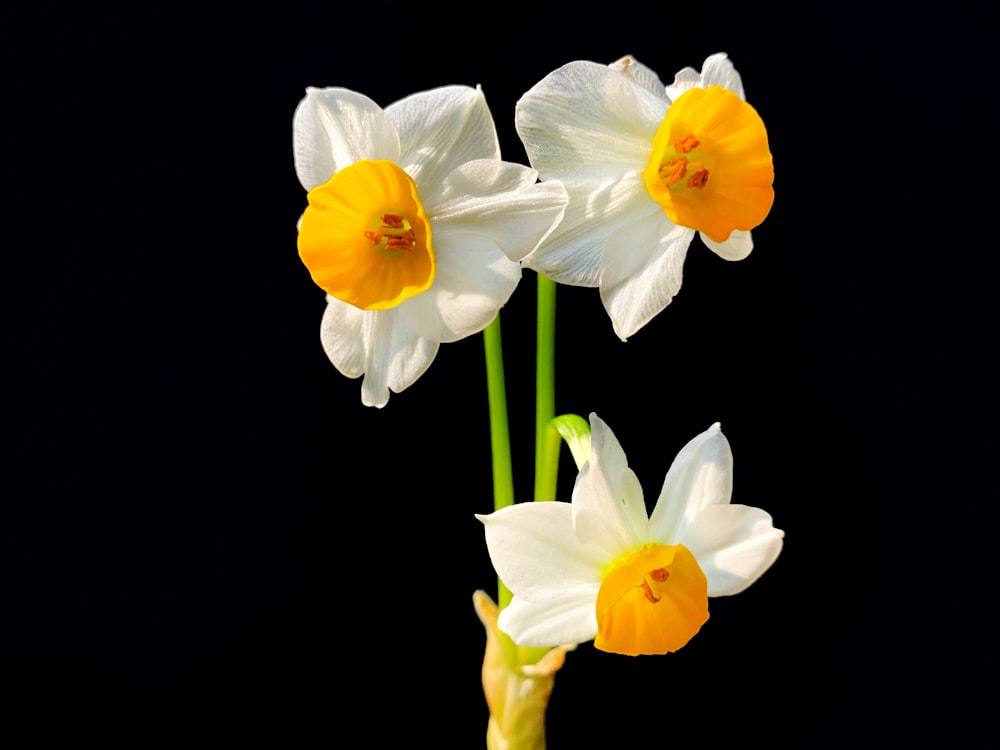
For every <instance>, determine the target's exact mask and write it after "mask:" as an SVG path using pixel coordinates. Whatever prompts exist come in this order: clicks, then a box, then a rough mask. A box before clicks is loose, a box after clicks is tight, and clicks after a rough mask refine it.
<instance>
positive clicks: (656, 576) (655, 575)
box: [649, 568, 670, 583]
mask: <svg viewBox="0 0 1000 750" xmlns="http://www.w3.org/2000/svg"><path fill="white" fill-rule="evenodd" d="M649 577H650V578H652V579H653V580H654V581H657V582H659V583H663V582H664V581H665V580H667V579H668V578H669V577H670V573H669V572H668V571H667V569H666V568H657V569H656V570H651V571H649Z"/></svg>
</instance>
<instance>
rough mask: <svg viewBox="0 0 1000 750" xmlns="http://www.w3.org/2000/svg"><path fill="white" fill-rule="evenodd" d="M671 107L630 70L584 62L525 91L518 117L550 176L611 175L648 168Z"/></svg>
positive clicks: (537, 163) (535, 161) (532, 156)
mask: <svg viewBox="0 0 1000 750" xmlns="http://www.w3.org/2000/svg"><path fill="white" fill-rule="evenodd" d="M667 105H668V102H667V100H666V99H665V98H664V97H662V96H656V95H654V94H653V93H651V92H650V91H649V90H648V89H646V88H644V86H643V85H641V84H639V83H637V82H636V81H635V80H633V79H632V78H631V77H630V76H627V75H623V74H622V73H620V72H618V71H616V70H613V69H612V68H610V67H608V66H606V65H598V64H597V63H592V62H583V61H578V62H571V63H569V64H567V65H564V66H563V67H561V68H559V69H557V70H555V71H553V72H552V73H549V75H547V76H546V77H545V78H543V79H542V80H541V81H539V82H538V83H536V84H535V85H534V86H533V87H532V88H531V89H530V90H529V91H528V92H527V93H526V94H525V95H524V96H522V97H521V99H520V100H519V101H518V103H517V107H516V108H515V114H514V122H515V125H516V127H517V132H518V135H519V136H520V137H521V140H522V141H523V142H524V148H525V151H526V152H527V154H528V159H529V161H530V162H531V166H533V167H534V168H535V169H537V170H538V172H539V174H540V175H541V176H542V179H543V180H552V179H556V180H568V179H588V180H598V181H607V180H612V179H620V178H622V177H625V176H626V175H631V174H637V173H639V172H641V171H642V170H643V169H645V167H646V163H647V162H648V161H649V157H650V154H651V153H652V149H653V134H654V133H655V132H656V128H657V127H658V126H659V124H660V121H661V120H662V119H663V115H664V113H666V111H667Z"/></svg>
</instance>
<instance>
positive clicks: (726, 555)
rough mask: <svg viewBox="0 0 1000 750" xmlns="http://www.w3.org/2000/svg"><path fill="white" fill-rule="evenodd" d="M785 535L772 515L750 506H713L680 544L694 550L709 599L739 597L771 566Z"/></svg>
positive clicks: (697, 518)
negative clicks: (706, 586)
mask: <svg viewBox="0 0 1000 750" xmlns="http://www.w3.org/2000/svg"><path fill="white" fill-rule="evenodd" d="M784 536H785V533H784V532H783V531H781V530H780V529H776V528H774V525H773V522H772V521H771V516H770V515H769V514H768V513H765V512H764V511H762V510H761V509H760V508H751V507H750V506H747V505H709V506H708V507H707V508H705V509H703V510H702V511H701V512H700V513H699V514H698V515H697V516H695V518H694V520H693V521H692V522H691V523H690V524H689V525H688V527H687V530H686V531H685V533H684V537H683V539H680V540H679V542H680V543H681V544H683V545H684V546H686V547H687V548H688V549H689V550H691V554H693V555H694V556H695V559H696V560H697V561H698V565H699V566H701V569H702V572H704V573H705V577H706V578H707V579H708V595H709V596H727V595H729V594H738V593H739V592H740V591H743V589H745V588H746V587H747V586H749V585H750V584H751V583H753V582H754V581H756V580H757V579H758V578H760V576H761V575H762V574H763V573H764V571H765V570H767V569H768V568H769V567H771V563H773V562H774V561H775V560H776V559H777V558H778V553H779V552H781V545H782V538H783V537H784Z"/></svg>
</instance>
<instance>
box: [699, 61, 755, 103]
mask: <svg viewBox="0 0 1000 750" xmlns="http://www.w3.org/2000/svg"><path fill="white" fill-rule="evenodd" d="M709 86H722V88H724V89H729V90H730V91H732V92H733V93H734V94H736V96H738V97H739V98H740V99H742V100H743V101H746V98H747V97H746V94H745V93H744V92H743V79H742V78H740V74H739V73H737V72H736V68H735V67H733V64H732V63H731V62H730V61H729V57H727V56H726V54H725V53H723V52H718V53H716V54H714V55H710V56H709V57H708V58H706V60H705V64H704V65H702V66H701V87H702V88H708V87H709Z"/></svg>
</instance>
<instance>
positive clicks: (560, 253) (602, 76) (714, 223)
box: [516, 54, 774, 340]
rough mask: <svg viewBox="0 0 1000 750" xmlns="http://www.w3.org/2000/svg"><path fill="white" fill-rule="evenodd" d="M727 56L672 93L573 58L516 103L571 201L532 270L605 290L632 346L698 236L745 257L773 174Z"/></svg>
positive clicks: (636, 69) (542, 168) (529, 143)
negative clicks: (634, 336)
mask: <svg viewBox="0 0 1000 750" xmlns="http://www.w3.org/2000/svg"><path fill="white" fill-rule="evenodd" d="M743 100H744V95H743V85H742V83H741V80H740V76H739V74H738V73H737V72H736V70H735V69H734V68H733V66H732V63H730V62H729V60H728V59H727V58H726V56H725V55H723V54H717V55H712V56H711V57H709V58H708V59H707V60H706V61H705V65H704V67H703V68H702V72H701V73H698V72H697V71H695V70H692V69H691V68H685V69H684V70H682V71H680V72H679V73H678V74H677V76H676V78H675V79H674V83H673V85H671V86H664V85H663V84H662V83H661V82H660V79H659V78H658V77H657V75H656V73H654V72H653V71H652V70H650V69H649V68H647V67H646V66H644V65H642V64H640V63H639V62H637V61H636V60H634V59H633V58H631V57H623V58H622V59H621V60H618V61H617V62H615V63H613V64H612V65H610V66H604V65H599V64H597V63H592V62H584V61H577V62H571V63H569V64H567V65H564V66H563V67H561V68H559V69H558V70H556V71H554V72H552V73H550V74H549V75H548V76H546V77H545V78H544V79H543V80H542V81H540V82H539V83H538V84H536V85H535V86H534V87H533V88H532V89H531V90H530V91H528V92H527V93H526V94H525V95H524V96H523V97H522V98H521V100H520V101H519V102H518V103H517V110H516V124H517V131H518V134H519V135H520V136H521V140H522V141H524V147H525V150H526V151H527V154H528V159H529V160H530V162H531V165H532V166H533V167H534V168H535V169H537V170H538V173H539V175H540V176H541V178H542V180H558V181H561V182H562V183H563V184H564V185H565V186H566V189H567V190H568V192H569V196H570V198H569V205H568V206H567V209H566V218H565V219H564V220H563V222H562V224H561V225H560V226H559V228H558V229H557V230H556V231H554V232H553V233H552V234H551V235H549V237H548V238H547V239H546V241H545V242H543V243H542V245H540V246H539V248H538V249H537V250H536V251H535V252H534V253H532V254H531V255H530V256H529V257H527V258H525V260H524V264H525V265H526V266H528V267H530V268H534V269H535V270H537V271H538V272H540V273H543V274H545V275H546V276H549V277H550V278H552V279H555V280H556V281H558V282H561V283H564V284H573V285H577V286H599V287H600V291H601V299H602V300H603V302H604V306H605V308H606V309H607V311H608V313H609V314H610V316H611V319H612V322H613V324H614V329H615V332H616V333H617V334H618V336H619V337H620V338H621V339H622V340H625V339H627V338H628V337H629V336H631V335H633V334H634V333H636V331H638V330H639V329H640V328H642V327H643V326H644V325H645V324H646V323H648V322H649V321H650V320H651V319H652V318H653V316H655V315H656V314H657V313H659V312H660V311H661V310H663V308H665V307H666V306H667V305H668V304H669V303H670V300H671V299H673V297H674V295H676V294H677V292H678V291H679V290H680V287H681V273H682V268H683V264H684V256H685V254H686V253H687V248H688V245H690V244H691V240H692V239H693V237H694V234H695V231H699V232H700V234H701V238H702V240H703V241H704V243H705V244H706V245H707V246H708V247H709V248H710V249H711V250H713V251H714V252H715V253H717V254H718V255H720V256H721V257H723V258H725V259H727V260H739V259H742V258H745V257H746V256H747V255H749V253H750V251H751V249H752V248H753V242H752V240H751V237H750V232H749V230H750V229H752V228H753V227H755V226H757V225H758V224H759V223H760V222H761V221H763V220H764V217H765V216H766V215H767V213H768V211H769V210H770V208H771V203H772V201H773V198H774V191H773V189H772V187H771V184H772V182H773V179H774V170H773V167H772V164H771V153H770V151H769V150H768V145H767V133H766V131H765V129H764V124H763V122H761V120H760V117H759V116H758V115H757V113H756V112H755V111H754V110H753V108H752V107H750V106H749V105H748V104H746V103H745V102H744V101H743Z"/></svg>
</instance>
